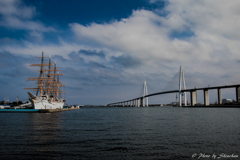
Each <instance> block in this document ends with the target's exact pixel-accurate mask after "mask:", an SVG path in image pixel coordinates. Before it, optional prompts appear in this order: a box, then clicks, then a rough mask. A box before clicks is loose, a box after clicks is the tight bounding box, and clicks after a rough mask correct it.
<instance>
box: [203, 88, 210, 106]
mask: <svg viewBox="0 0 240 160" xmlns="http://www.w3.org/2000/svg"><path fill="white" fill-rule="evenodd" d="M203 93H204V105H205V106H209V92H208V89H204V90H203Z"/></svg>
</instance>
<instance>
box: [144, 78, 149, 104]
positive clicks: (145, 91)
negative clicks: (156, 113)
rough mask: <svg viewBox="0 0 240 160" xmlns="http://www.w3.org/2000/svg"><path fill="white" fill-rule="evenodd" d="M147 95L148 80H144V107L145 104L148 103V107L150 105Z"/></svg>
mask: <svg viewBox="0 0 240 160" xmlns="http://www.w3.org/2000/svg"><path fill="white" fill-rule="evenodd" d="M146 95H148V91H147V81H144V84H143V107H144V106H145V105H146V107H148V97H146V98H144V97H145V96H146Z"/></svg>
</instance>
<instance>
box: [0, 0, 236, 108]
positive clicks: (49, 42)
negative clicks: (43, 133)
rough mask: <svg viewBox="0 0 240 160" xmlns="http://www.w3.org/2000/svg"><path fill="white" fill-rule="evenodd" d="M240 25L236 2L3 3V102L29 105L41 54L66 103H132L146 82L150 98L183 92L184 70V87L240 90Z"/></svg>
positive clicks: (226, 94) (230, 94) (227, 93)
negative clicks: (55, 73)
mask: <svg viewBox="0 0 240 160" xmlns="http://www.w3.org/2000/svg"><path fill="white" fill-rule="evenodd" d="M239 19H240V1H239V0H231V1H225V0H218V1H216V0H201V1H192V0H177V1H176V0H130V1H129V0H121V1H120V0H119V1H111V0H101V1H99V0H88V1H83V0H71V1H64V0H58V1H55V0H38V1H34V0H1V1H0V100H3V99H4V97H8V98H9V100H10V101H15V100H16V97H17V96H19V99H20V100H25V99H27V98H28V96H27V92H26V90H24V89H23V88H24V87H29V86H30V85H31V84H30V83H29V82H26V81H25V80H26V79H27V77H34V76H36V75H38V73H37V69H36V68H32V67H30V66H29V65H30V64H32V63H39V59H37V58H35V57H36V56H40V55H41V52H42V51H44V54H45V55H47V56H48V55H51V58H52V61H56V63H57V65H58V66H59V67H61V73H63V74H64V76H63V77H61V81H62V83H64V84H66V87H65V89H64V90H65V91H66V92H67V94H66V95H65V96H64V97H65V99H66V100H67V102H66V103H67V104H80V105H87V104H91V105H106V104H108V103H113V102H119V101H124V100H128V99H133V98H136V97H139V96H141V95H142V94H143V84H144V81H147V87H148V93H149V94H150V93H155V92H160V91H164V90H173V89H174V90H175V89H178V81H179V80H178V76H177V75H178V72H179V68H180V66H183V70H184V73H185V79H186V86H187V88H191V87H207V86H208V85H210V86H218V85H231V84H239V80H240V77H239V73H240V71H239V67H240V53H239V51H240V45H239V44H240V32H239V28H240V21H239ZM222 94H223V96H222V97H223V98H232V99H234V98H235V91H234V89H225V90H223V91H222ZM202 95H203V93H202V92H201V91H199V92H198V101H199V102H202V101H203V98H202ZM216 97H217V91H211V92H210V102H215V100H216V99H217V98H216ZM175 99H176V95H175V94H170V95H163V96H156V97H152V98H149V103H152V104H156V103H170V102H172V101H175Z"/></svg>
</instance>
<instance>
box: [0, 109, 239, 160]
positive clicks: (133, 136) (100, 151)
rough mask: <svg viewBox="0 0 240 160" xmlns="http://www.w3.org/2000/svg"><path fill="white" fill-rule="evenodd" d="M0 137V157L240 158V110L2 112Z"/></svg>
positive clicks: (0, 116) (105, 159)
mask: <svg viewBox="0 0 240 160" xmlns="http://www.w3.org/2000/svg"><path fill="white" fill-rule="evenodd" d="M0 140H1V141H0V159H24V160H25V159H97V160H98V159H103V160H107V159H198V157H199V155H200V154H201V153H202V154H205V155H206V156H207V155H210V156H211V157H210V158H206V157H205V158H200V159H214V157H212V156H213V154H215V155H216V156H220V154H221V153H224V154H225V155H232V154H234V155H235V156H238V158H222V159H240V150H239V148H240V109H239V108H229V109H227V108H178V107H148V108H81V109H80V110H73V111H65V112H58V113H41V114H40V113H2V114H0ZM194 153H196V154H195V155H196V157H195V158H192V157H194V156H195V155H193V154H194ZM216 159H217V158H216Z"/></svg>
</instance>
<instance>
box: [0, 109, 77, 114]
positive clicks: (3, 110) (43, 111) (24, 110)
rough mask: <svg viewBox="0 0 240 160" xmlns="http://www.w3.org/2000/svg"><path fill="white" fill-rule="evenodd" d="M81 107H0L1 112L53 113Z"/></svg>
mask: <svg viewBox="0 0 240 160" xmlns="http://www.w3.org/2000/svg"><path fill="white" fill-rule="evenodd" d="M77 109H80V108H59V109H0V113H53V112H62V111H70V110H77Z"/></svg>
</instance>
